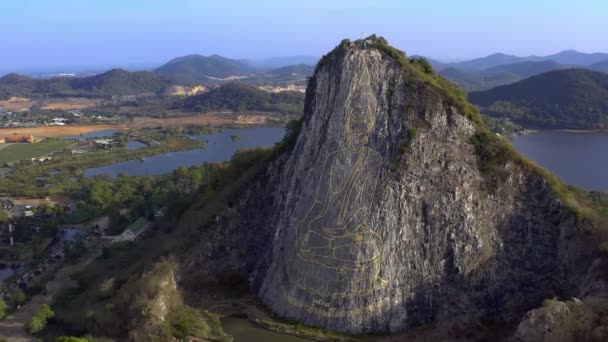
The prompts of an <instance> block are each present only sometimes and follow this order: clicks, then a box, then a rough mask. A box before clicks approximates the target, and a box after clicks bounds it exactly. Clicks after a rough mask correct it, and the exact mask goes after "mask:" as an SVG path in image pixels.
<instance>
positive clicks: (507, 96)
mask: <svg viewBox="0 0 608 342" xmlns="http://www.w3.org/2000/svg"><path fill="white" fill-rule="evenodd" d="M469 100H470V101H471V102H472V103H474V104H476V105H478V106H479V107H480V108H481V110H482V112H483V113H484V114H488V115H490V116H495V117H507V118H510V119H512V120H513V121H515V122H517V123H520V124H522V125H524V126H528V127H539V128H577V129H593V128H608V74H605V73H600V72H595V71H590V70H587V69H580V68H579V69H564V70H556V71H551V72H547V73H543V74H540V75H536V76H533V77H530V78H528V79H525V80H522V81H518V82H516V83H513V84H508V85H503V86H499V87H496V88H493V89H490V90H487V91H480V92H473V93H471V94H469Z"/></svg>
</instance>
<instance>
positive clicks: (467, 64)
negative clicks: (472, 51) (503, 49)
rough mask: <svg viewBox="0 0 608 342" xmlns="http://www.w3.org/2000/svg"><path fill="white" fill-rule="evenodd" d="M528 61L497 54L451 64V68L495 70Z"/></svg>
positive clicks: (523, 58)
mask: <svg viewBox="0 0 608 342" xmlns="http://www.w3.org/2000/svg"><path fill="white" fill-rule="evenodd" d="M527 60H528V58H526V57H518V56H513V55H507V54H504V53H495V54H492V55H489V56H486V57H482V58H476V59H473V60H470V61H464V62H459V63H451V66H452V67H457V68H459V69H465V70H468V69H473V70H481V69H489V68H493V67H496V66H499V65H505V64H514V63H521V62H525V61H527Z"/></svg>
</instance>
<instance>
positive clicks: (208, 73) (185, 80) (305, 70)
mask: <svg viewBox="0 0 608 342" xmlns="http://www.w3.org/2000/svg"><path fill="white" fill-rule="evenodd" d="M287 62H314V63H316V59H313V58H312V57H285V58H276V59H270V60H261V61H251V60H235V59H230V58H225V57H222V56H218V55H212V56H208V57H206V56H201V55H190V56H184V57H179V58H175V59H173V60H171V61H169V62H168V63H167V64H165V65H163V66H161V67H160V68H158V69H156V70H154V72H156V73H157V74H159V75H162V76H163V77H165V78H167V79H169V80H171V81H173V82H176V83H182V84H201V83H203V84H207V85H214V84H218V83H222V82H225V81H233V80H241V81H243V82H246V83H247V82H248V81H247V80H245V79H248V78H249V79H250V80H249V81H251V82H249V83H255V84H259V83H264V78H270V79H273V81H276V80H277V79H279V80H282V81H288V80H295V79H299V78H306V77H308V76H311V75H312V73H313V71H314V68H313V67H314V65H315V64H306V63H296V64H295V65H294V64H288V65H285V63H287ZM271 65H273V66H277V68H276V69H268V67H269V66H271Z"/></svg>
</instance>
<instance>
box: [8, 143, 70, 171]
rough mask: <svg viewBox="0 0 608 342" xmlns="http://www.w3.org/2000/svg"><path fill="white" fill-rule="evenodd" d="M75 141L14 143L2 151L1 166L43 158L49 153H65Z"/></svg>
mask: <svg viewBox="0 0 608 342" xmlns="http://www.w3.org/2000/svg"><path fill="white" fill-rule="evenodd" d="M73 144H74V142H73V141H42V142H39V143H33V144H30V143H14V144H10V145H8V146H6V147H4V148H1V149H0V165H2V164H4V163H9V162H13V161H17V160H26V159H32V158H35V157H42V156H45V155H47V154H49V153H53V152H58V151H63V149H64V148H66V147H68V146H71V145H73Z"/></svg>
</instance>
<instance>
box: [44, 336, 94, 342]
mask: <svg viewBox="0 0 608 342" xmlns="http://www.w3.org/2000/svg"><path fill="white" fill-rule="evenodd" d="M53 342H90V341H89V339H87V338H85V337H73V336H60V337H55V339H54V340H53Z"/></svg>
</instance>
